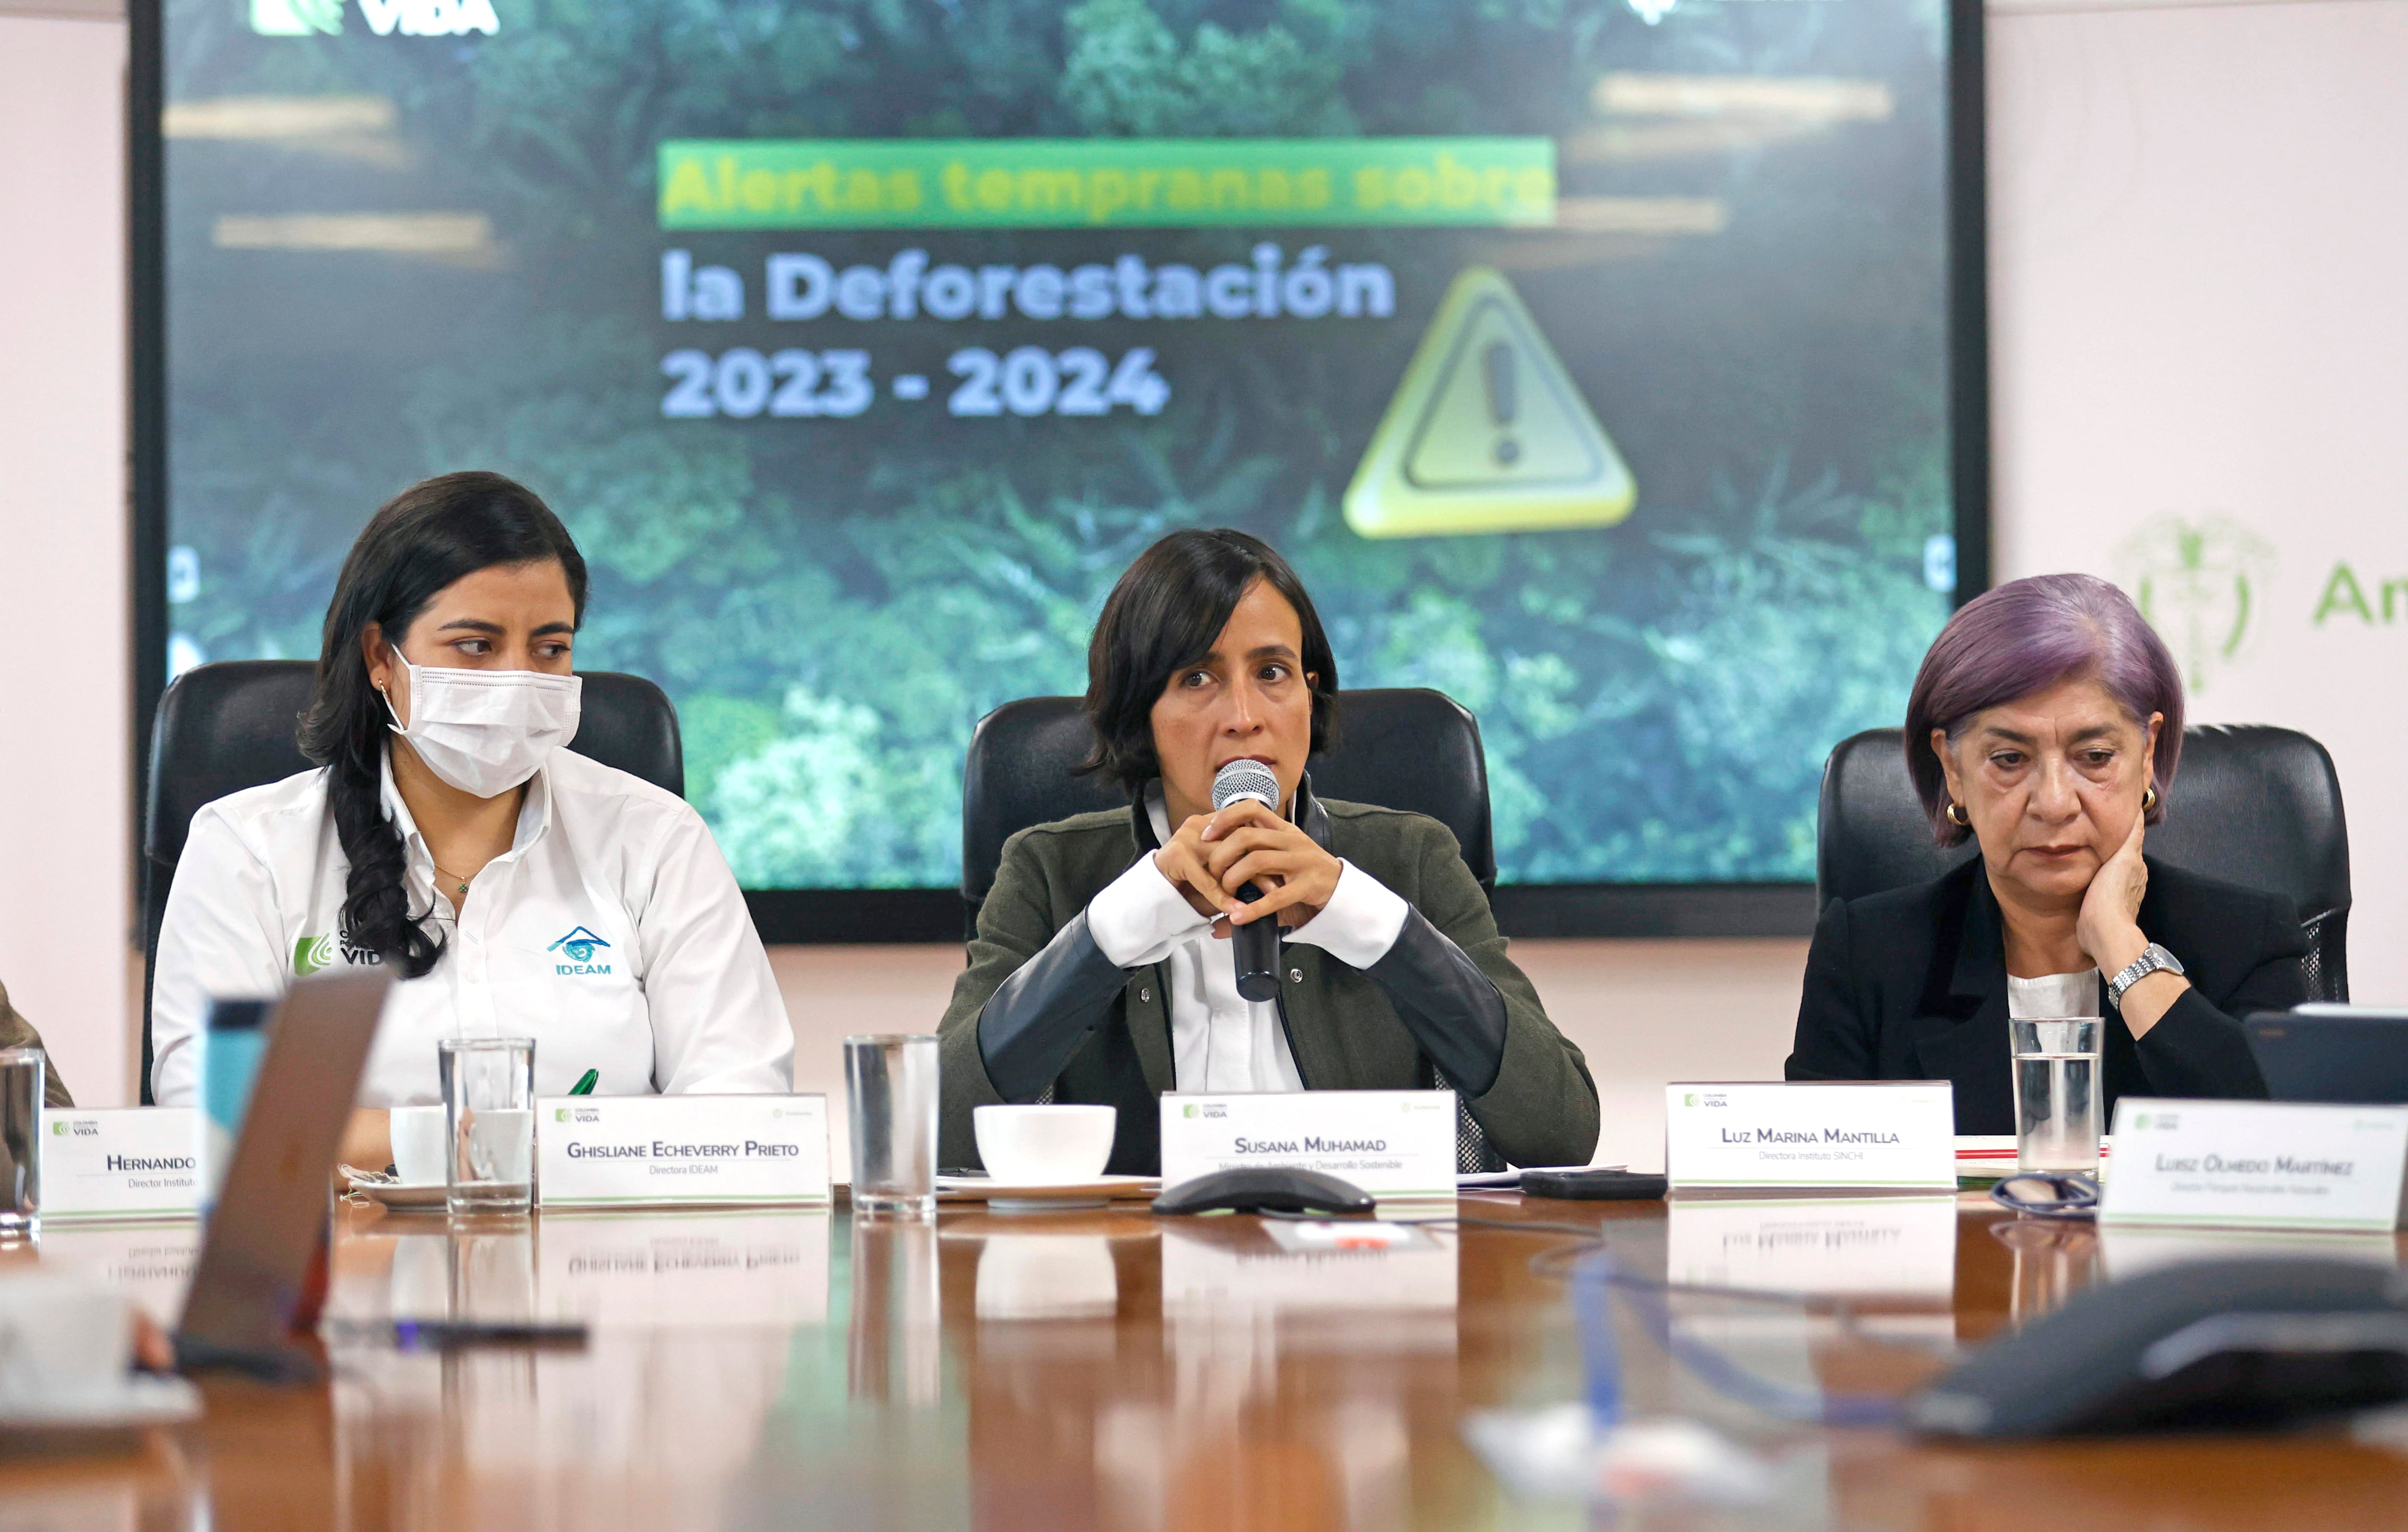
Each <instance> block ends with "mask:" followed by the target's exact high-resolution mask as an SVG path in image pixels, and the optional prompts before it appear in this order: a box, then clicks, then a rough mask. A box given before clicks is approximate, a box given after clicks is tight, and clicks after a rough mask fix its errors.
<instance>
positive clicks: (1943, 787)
mask: <svg viewBox="0 0 2408 1532" xmlns="http://www.w3.org/2000/svg"><path fill="white" fill-rule="evenodd" d="M2077 678H2089V679H2094V680H2097V681H2098V682H2099V684H2100V685H2101V686H2103V687H2105V688H2106V689H2107V694H2108V695H2109V696H2111V697H2114V699H2115V704H2116V706H2117V707H2119V708H2121V709H2124V713H2125V716H2127V717H2128V718H2129V719H2131V721H2132V722H2133V723H2138V724H2140V725H2141V726H2142V727H2143V728H2146V727H2147V726H2148V722H2149V715H2150V714H2151V713H2163V714H2165V716H2166V721H2165V725H2164V726H2163V727H2162V728H2160V729H2159V730H2158V731H2157V756H2156V758H2155V760H2154V761H2153V762H2152V763H2151V768H2150V773H2149V780H2150V782H2151V784H2152V785H2153V786H2155V787H2156V788H2157V805H2156V807H2155V808H2152V809H2149V810H2148V814H2147V818H2148V822H2149V823H2152V824H2155V823H2157V822H2158V821H2159V820H2161V819H2163V818H2164V817H2165V812H2166V793H2167V791H2168V790H2169V789H2170V788H2171V787H2172V785H2173V780H2174V766H2176V764H2177V763H2179V762H2180V760H2181V758H2182V740H2183V692H2182V672H2181V671H2180V670H2179V669H2177V668H2176V667H2175V666H2174V657H2173V655H2172V654H2171V653H2169V652H2168V651H2167V650H2166V646H2165V642H2164V640H2162V639H2160V638H2159V637H2157V632H2156V630H2155V629H2153V628H2151V627H2150V626H2149V623H2148V619H2146V618H2144V617H2143V616H2142V615H2141V611H2140V609H2139V608H2137V607H2135V606H2133V605H2132V598H2131V597H2130V596H2128V595H2126V594H2124V593H2123V592H2121V591H2119V590H2117V589H2116V588H2115V587H2114V586H2113V585H2110V584H2109V583H2107V581H2105V580H2100V579H2099V578H2098V577H2097V576H2095V575H2033V576H2031V577H2030V578H2029V579H2028V580H2014V581H2012V582H2010V583H2008V584H2005V585H2001V586H2000V587H1999V588H1998V589H1997V590H1995V591H1989V592H1985V593H1984V594H1981V595H1978V596H1975V597H1974V598H1973V599H1972V600H1971V601H1968V602H1967V603H1965V605H1964V606H1963V607H1962V608H1960V609H1958V610H1957V615H1956V616H1954V617H1952V618H1950V619H1949V620H1948V625H1947V626H1946V627H1944V628H1942V629H1941V630H1940V637H1937V638H1934V639H1933V640H1932V641H1931V649H1930V651H1929V652H1928V653H1927V654H1925V655H1924V656H1923V668H1922V669H1920V670H1918V671H1916V672H1915V676H1914V691H1913V692H1912V693H1911V694H1908V696H1907V699H1906V769H1907V771H1908V773H1909V774H1911V775H1912V776H1913V777H1914V793H1915V796H1917V797H1919V798H1921V799H1922V800H1923V811H1924V812H1925V813H1926V814H1928V815H1929V816H1930V818H1931V834H1932V838H1934V839H1935V840H1937V841H1939V842H1940V844H1942V845H1943V846H1957V845H1962V844H1963V843H1964V842H1965V839H1966V838H1967V837H1968V836H1970V835H1971V833H1972V832H1971V831H1970V830H1968V829H1966V828H1965V827H1963V826H1961V825H1958V824H1954V823H1950V822H1949V819H1948V813H1947V809H1948V779H1947V777H1946V776H1945V775H1944V774H1942V771H1941V769H1940V757H1939V755H1938V753H1937V752H1934V751H1933V750H1932V748H1931V731H1932V730H1933V729H1939V730H1942V732H1944V733H1945V734H1946V735H1947V737H1949V738H1950V739H1951V740H1954V739H1955V738H1956V737H1957V733H1958V732H1959V731H1960V730H1962V729H1963V728H1964V727H1965V725H1966V724H1967V723H1970V722H1971V720H1972V717H1973V715H1974V714H1975V713H1978V712H1980V711H1982V710H1983V709H1985V708H1995V707H1998V706H1999V705H2000V703H2005V702H2013V701H2014V699H2015V698H2017V697H2023V696H2029V695H2031V694H2033V693H2035V692H2043V691H2046V690H2047V689H2048V688H2050V687H2052V686H2055V685H2056V684H2057V683H2058V682H2059V681H2064V680H2074V679H2077Z"/></svg>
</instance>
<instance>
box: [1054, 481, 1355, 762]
mask: <svg viewBox="0 0 2408 1532" xmlns="http://www.w3.org/2000/svg"><path fill="white" fill-rule="evenodd" d="M1256 580H1266V581H1268V582H1269V585H1270V587H1271V589H1273V590H1275V591H1277V592H1279V594H1281V595H1283V596H1285V597H1286V598H1287V604H1288V605H1289V606H1291V607H1294V608H1295V609H1296V615H1297V623H1298V624H1299V625H1300V626H1301V627H1302V628H1303V630H1304V652H1303V653H1302V654H1301V655H1300V656H1299V659H1300V660H1301V662H1302V664H1303V666H1304V670H1305V673H1306V674H1307V675H1309V676H1311V677H1312V682H1311V684H1312V753H1313V754H1315V755H1318V754H1320V753H1321V752H1323V751H1325V750H1326V749H1328V748H1329V745H1330V743H1331V741H1332V740H1334V739H1335V738H1336V737H1337V730H1338V657H1337V656H1336V655H1334V654H1332V653H1331V652H1330V651H1329V639H1328V637H1327V636H1326V635H1325V634H1324V633H1323V632H1322V631H1321V616H1320V614H1319V613H1317V612H1315V611H1314V610H1313V609H1312V597H1311V596H1309V595H1307V594H1304V582H1303V581H1302V580H1298V579H1297V578H1296V571H1295V570H1294V569H1291V568H1289V567H1288V563H1287V560H1285V559H1283V558H1282V557H1280V556H1279V554H1278V553H1277V552H1275V551H1272V549H1271V546H1270V545H1269V543H1267V542H1264V541H1263V540H1262V539H1261V538H1260V537H1250V536H1248V535H1247V534H1245V533H1243V532H1239V531H1236V530H1234V529H1232V528H1228V527H1218V528H1213V529H1210V530H1208V529H1206V528H1202V527H1189V528H1187V529H1186V530H1184V531H1181V532H1174V533H1172V534H1171V535H1170V536H1168V537H1165V538H1163V539H1162V540H1161V541H1160V542H1157V543H1155V544H1154V546H1153V547H1152V548H1149V549H1147V550H1146V551H1144V552H1142V553H1140V554H1139V555H1138V559H1137V562H1136V563H1134V564H1132V565H1130V566H1128V569H1127V570H1126V571H1125V573H1124V574H1122V576H1121V578H1120V582H1119V583H1118V584H1116V585H1114V586H1113V587H1112V594H1111V595H1110V596H1109V597H1107V598H1106V600H1105V602H1104V614H1103V615H1102V616H1101V617H1099V618H1097V620H1096V635H1095V637H1094V638H1092V639H1090V640H1089V641H1088V644H1087V698H1086V711H1087V722H1088V723H1091V724H1092V725H1094V727H1095V731H1096V743H1095V748H1094V749H1093V750H1092V751H1090V752H1088V754H1087V758H1086V759H1085V760H1084V761H1082V762H1081V763H1080V765H1079V767H1078V769H1079V770H1080V771H1081V772H1082V773H1086V772H1102V773H1103V774H1104V775H1105V776H1106V777H1108V778H1109V779H1111V780H1113V781H1117V782H1119V783H1120V784H1121V785H1122V786H1123V787H1125V788H1126V789H1127V790H1128V792H1129V795H1130V796H1132V797H1134V796H1136V795H1137V794H1138V793H1139V792H1140V790H1141V789H1142V788H1143V787H1144V786H1145V784H1146V783H1147V782H1148V781H1151V780H1153V779H1154V778H1156V777H1158V776H1160V775H1161V774H1162V763H1161V761H1160V760H1159V759H1157V758H1156V757H1155V755H1154V703H1155V702H1157V701H1159V700H1160V699H1161V697H1162V693H1163V688H1165V687H1167V686H1168V685H1169V684H1170V678H1171V677H1172V676H1173V675H1175V674H1177V673H1178V672H1179V671H1181V670H1183V669H1184V668H1185V667H1186V666H1191V665H1194V664H1196V663H1197V661H1199V660H1201V659H1203V658H1204V656H1205V655H1207V654H1209V653H1211V651H1212V643H1213V640H1214V639H1216V638H1218V637H1221V630H1222V629H1223V628H1225V627H1226V626H1228V625H1229V614H1230V613H1231V612H1233V611H1235V610H1237V609H1238V603H1239V602H1240V600H1242V599H1244V597H1245V594H1246V592H1247V590H1248V588H1249V587H1251V586H1252V585H1253V584H1254V581H1256Z"/></svg>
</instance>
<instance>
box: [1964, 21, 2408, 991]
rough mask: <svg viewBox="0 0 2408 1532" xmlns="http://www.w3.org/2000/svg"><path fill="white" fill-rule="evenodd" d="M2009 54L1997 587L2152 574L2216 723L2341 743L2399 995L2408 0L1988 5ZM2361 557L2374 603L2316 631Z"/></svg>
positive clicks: (1998, 114)
mask: <svg viewBox="0 0 2408 1532" xmlns="http://www.w3.org/2000/svg"><path fill="white" fill-rule="evenodd" d="M2050 3H2054V0H2050ZM1989 46H1990V86H1991V109H1990V137H1989V143H1990V174H1991V199H1990V208H1991V230H1992V233H1991V251H1990V253H1991V268H1990V270H1991V285H1992V304H1993V308H1992V315H1993V335H1994V337H1995V338H1994V344H1995V351H1994V356H1995V370H1994V379H1995V387H1996V423H1997V439H1998V443H1999V458H1998V478H1997V484H1998V515H1997V522H1996V524H1997V539H1996V553H1997V559H1998V565H1997V567H1998V570H1999V575H2000V578H2001V579H2012V578H2014V577H2016V576H2020V575H2028V574H2036V573H2041V572H2043V571H2046V570H2053V569H2065V568H2074V569H2084V570H2088V571H2091V572H2093V573H2096V574H2100V575H2104V576H2107V577H2109V578H2112V579H2114V580H2118V581H2119V582H2120V583H2122V584H2124V585H2125V587H2126V588H2127V589H2128V590H2131V591H2133V592H2134V593H2135V594H2140V593H2142V592H2143V589H2144V582H2145V589H2146V591H2147V594H2148V595H2149V597H2150V600H2149V603H2148V604H2149V606H2150V608H2151V611H2152V616H2153V618H2154V620H2155V621H2156V622H2157V625H2158V627H2159V628H2160V630H2161V631H2163V632H2165V633H2166V634H2167V636H2168V637H2169V638H2170V639H2171V641H2172V642H2173V644H2174V647H2175V650H2176V651H2177V655H2178V657H2180V658H2181V659H2182V660H2183V662H2184V668H2185V671H2186V678H2187V680H2189V682H2190V687H2191V691H2190V700H2191V704H2192V707H2193V708H2194V709H2195V711H2194V717H2195V718H2197V719H2198V720H2200V721H2201V722H2211V721H2214V722H2226V723H2242V722H2250V723H2284V724H2288V725H2291V726H2293V727H2296V728H2300V729H2304V730H2306V731H2308V732H2309V733H2311V734H2313V735H2315V737H2318V738H2319V739H2321V740H2323V741H2324V743H2325V745H2326V747H2327V748H2328V749H2329V750H2330V751H2331V752H2332V754H2333V757H2334V760H2335V762H2336V764H2337V765H2338V766H2339V768H2340V772H2341V779H2342V788H2343V795H2344V797H2345V801H2346V803H2347V806H2348V811H2349V829H2350V848H2351V853H2352V854H2351V861H2352V865H2353V877H2352V884H2353V893H2354V895H2355V898H2356V909H2355V913H2354V914H2353V916H2352V918H2351V922H2350V938H2351V939H2350V973H2351V988H2352V991H2353V997H2355V998H2358V999H2361V1000H2380V999H2388V1000H2398V999H2401V998H2408V944H2403V943H2402V941H2401V937H2402V935H2403V934H2408V886H2403V881H2402V880H2401V878H2400V877H2399V876H2398V875H2397V872H2396V869H2398V868H2399V867H2401V866H2403V862H2408V805H2403V804H2402V802H2401V791H2400V789H2401V771H2400V766H2399V763H2400V762H2401V759H2402V758H2403V755H2408V711H2403V707H2402V702H2401V691H2400V687H2399V684H2398V676H2399V674H2400V664H2401V659H2402V658H2403V657H2408V599H2395V601H2394V603H2393V609H2392V611H2391V613H2390V614H2389V615H2388V617H2386V614H2385V612H2384V609H2383V605H2382V603H2383V592H2382V589H2381V585H2382V582H2383V581H2384V580H2398V579H2401V578H2403V577H2408V517H2403V516H2402V515H2401V508H2402V500H2403V497H2408V427H2403V425H2402V423H2401V413H2402V409H2403V406H2408V294H2403V282H2402V277H2403V269H2402V265H2401V251H2402V249H2403V248H2408V179H2403V177H2402V175H2401V151H2402V148H2403V146H2408V3H2403V0H2323V3H2318V0H2306V3H2290V4H2257V5H2246V4H2241V5H2235V4H2226V5H2203V6H2187V7H2149V8H2137V9H2100V8H2091V9H2086V10H2080V11H2072V12H2066V11H2058V10H2051V9H2033V10H2021V9H1998V8H1994V9H1993V12H1992V16H1991V22H1990V27H1989ZM2343 562H2346V563H2347V564H2348V565H2349V566H2351V569H2352V572H2353V573H2354V574H2355V576H2356V577H2357V579H2358V582H2359V584H2360V588H2361V589H2362V591H2363V594H2364V595H2365V597H2366V599H2367V601H2368V603H2369V606H2370V609H2371V610H2372V615H2373V619H2374V620H2373V621H2372V622H2368V621H2365V620H2363V619H2361V618H2359V617H2358V616H2357V615H2356V613H2355V612H2354V611H2351V612H2348V613H2345V614H2335V613H2332V612H2328V613H2327V615H2326V617H2325V619H2324V621H2322V622H2321V623H2320V622H2318V620H2317V617H2316V612H2317V608H2318V606H2319V605H2320V603H2321V600H2322V598H2323V596H2324V594H2325V592H2326V589H2327V586H2328V584H2329V582H2330V581H2331V580H2332V578H2333V572H2334V568H2335V566H2336V565H2337V564H2340V563H2343ZM2244 582H2245V586H2244ZM2244 588H2245V593H2246V600H2247V606H2246V609H2245V613H2244V609H2243V593H2244ZM2395 595H2396V596H2398V597H2408V587H2402V588H2401V589H2400V590H2399V591H2398V592H2396V593H2395ZM2236 633H2237V634H2238V639H2237V642H2235V641H2234V636H2235V634H2236ZM2228 650H2229V652H2228ZM2173 808H2174V810H2175V811H2177V812H2179V811H2180V787H2179V782H2177V786H2176V791H2175V795H2174V798H2173Z"/></svg>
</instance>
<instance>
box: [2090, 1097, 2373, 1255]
mask: <svg viewBox="0 0 2408 1532" xmlns="http://www.w3.org/2000/svg"><path fill="white" fill-rule="evenodd" d="M2403 1167H2408V1107H2332V1106H2316V1105H2309V1104H2307V1103H2304V1102H2289V1101H2169V1100H2153V1099H2150V1098H2148V1097H2146V1096H2129V1095H2128V1096H2126V1097H2124V1098H2123V1099H2122V1100H2120V1101H2118V1102H2116V1103H2115V1155H2114V1159H2113V1160H2112V1161H2111V1162H2109V1164H2108V1167H2107V1184H2106V1187H2105V1195H2104V1196H2102V1197H2101V1199H2100V1205H2099V1220H2100V1223H2102V1224H2111V1223H2112V1224H2226V1225H2237V1226H2246V1227H2253V1228H2274V1229H2362V1230H2369V1231H2385V1232H2387V1231H2389V1230H2390V1229H2392V1228H2394V1227H2396V1226H2397V1225H2398V1224H2400V1223H2401V1212H2402V1210H2403V1209H2402V1205H2401V1179H2402V1178H2401V1171H2402V1169H2403Z"/></svg>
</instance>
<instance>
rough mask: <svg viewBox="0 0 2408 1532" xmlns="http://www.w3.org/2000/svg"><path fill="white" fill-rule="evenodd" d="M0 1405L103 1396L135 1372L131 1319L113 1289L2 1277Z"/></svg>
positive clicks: (39, 1276)
mask: <svg viewBox="0 0 2408 1532" xmlns="http://www.w3.org/2000/svg"><path fill="white" fill-rule="evenodd" d="M0 1357H5V1358H6V1359H7V1364H6V1365H5V1366H0V1398H5V1399H7V1400H10V1401H15V1402H22V1403H55V1402H57V1401H60V1400H63V1399H70V1398H84V1397H90V1396H93V1395H106V1394H108V1393H109V1392H110V1391H112V1390H115V1389H121V1388H123V1387H124V1386H125V1378H126V1372H127V1370H128V1369H129V1368H130V1367H133V1365H134V1311H133V1310H132V1308H131V1307H130V1306H129V1305H128V1303H127V1301H126V1297H125V1295H124V1294H123V1293H122V1292H119V1291H118V1290H116V1289H115V1288H111V1287H105V1286H103V1285H101V1284H100V1283H98V1282H95V1281H87V1280H85V1279H83V1278H79V1277H66V1276H51V1275H48V1274H45V1273H41V1272H27V1273H25V1274H24V1275H22V1276H9V1277H0Z"/></svg>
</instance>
